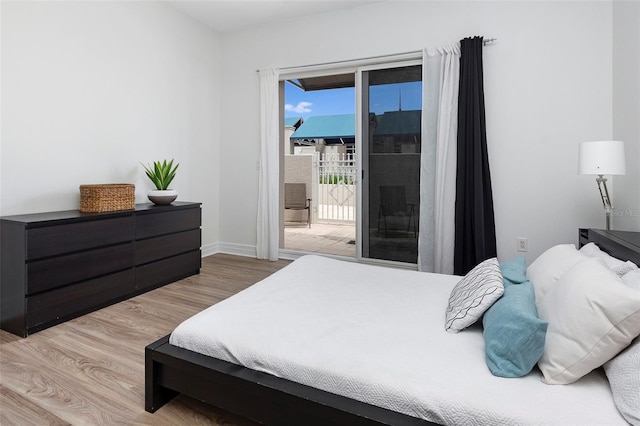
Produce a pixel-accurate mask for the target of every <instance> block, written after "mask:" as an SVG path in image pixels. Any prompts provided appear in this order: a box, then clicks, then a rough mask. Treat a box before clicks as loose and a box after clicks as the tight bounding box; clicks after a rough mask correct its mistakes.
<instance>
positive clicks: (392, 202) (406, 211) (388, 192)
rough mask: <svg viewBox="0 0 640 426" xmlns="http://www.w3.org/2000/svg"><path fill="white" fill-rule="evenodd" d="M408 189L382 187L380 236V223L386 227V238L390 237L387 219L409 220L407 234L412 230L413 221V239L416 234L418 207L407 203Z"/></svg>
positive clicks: (395, 186)
mask: <svg viewBox="0 0 640 426" xmlns="http://www.w3.org/2000/svg"><path fill="white" fill-rule="evenodd" d="M406 197H407V196H406V189H405V187H404V186H402V185H381V186H380V209H379V210H378V234H379V233H380V222H382V224H383V225H384V237H385V238H388V237H389V229H388V223H387V218H388V217H399V218H401V220H404V218H406V219H407V231H406V232H407V234H409V230H410V229H411V220H412V219H413V237H414V238H415V237H416V236H417V233H416V205H415V204H409V203H407V198H406Z"/></svg>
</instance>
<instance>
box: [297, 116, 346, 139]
mask: <svg viewBox="0 0 640 426" xmlns="http://www.w3.org/2000/svg"><path fill="white" fill-rule="evenodd" d="M355 134H356V116H355V114H341V115H316V116H313V117H309V118H307V119H306V120H305V121H304V123H302V125H301V126H300V127H299V128H298V130H296V131H295V132H294V133H293V135H291V139H337V138H353V137H355Z"/></svg>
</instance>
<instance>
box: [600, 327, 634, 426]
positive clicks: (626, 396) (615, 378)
mask: <svg viewBox="0 0 640 426" xmlns="http://www.w3.org/2000/svg"><path fill="white" fill-rule="evenodd" d="M604 371H605V373H607V378H608V379H609V384H610V385H611V392H613V401H614V402H615V403H616V407H618V411H620V414H622V415H623V416H624V418H625V419H626V420H627V421H628V422H629V423H631V424H632V425H636V426H638V425H640V338H637V339H636V340H635V341H634V342H633V343H631V345H630V346H629V347H628V348H627V349H625V350H624V351H622V352H620V353H619V354H618V355H617V356H616V357H615V358H613V359H612V360H611V361H609V362H607V363H606V364H605V365H604Z"/></svg>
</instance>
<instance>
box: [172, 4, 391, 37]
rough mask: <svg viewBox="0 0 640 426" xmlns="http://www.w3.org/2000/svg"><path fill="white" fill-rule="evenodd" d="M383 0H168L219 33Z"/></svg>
mask: <svg viewBox="0 0 640 426" xmlns="http://www.w3.org/2000/svg"><path fill="white" fill-rule="evenodd" d="M379 1H384V0H376V1H366V0H340V1H332V0H165V3H168V4H169V5H171V6H173V7H175V8H176V9H178V10H180V11H182V12H183V13H185V14H186V15H188V16H190V17H191V18H193V19H195V20H197V21H200V22H202V23H204V24H205V25H207V26H208V27H210V28H211V29H213V30H214V31H216V32H218V33H227V32H232V31H238V30H243V29H247V28H251V27H256V26H261V25H265V24H269V23H273V22H282V21H285V20H288V19H294V18H298V17H301V16H308V15H314V14H317V13H324V12H329V11H332V10H337V9H345V8H349V7H354V6H361V5H364V4H368V3H377V2H379Z"/></svg>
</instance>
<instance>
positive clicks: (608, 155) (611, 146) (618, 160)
mask: <svg viewBox="0 0 640 426" xmlns="http://www.w3.org/2000/svg"><path fill="white" fill-rule="evenodd" d="M625 173H626V168H625V161H624V142H622V141H593V142H581V143H580V147H579V152H578V174H581V175H598V177H597V178H596V182H597V183H598V190H599V191H600V197H602V205H603V207H604V211H605V219H606V225H607V230H609V229H611V210H612V209H613V207H612V206H611V197H610V196H609V190H608V189H607V179H606V178H605V177H604V175H623V174H625Z"/></svg>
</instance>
